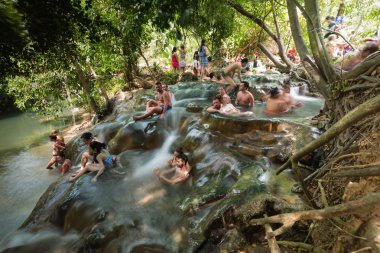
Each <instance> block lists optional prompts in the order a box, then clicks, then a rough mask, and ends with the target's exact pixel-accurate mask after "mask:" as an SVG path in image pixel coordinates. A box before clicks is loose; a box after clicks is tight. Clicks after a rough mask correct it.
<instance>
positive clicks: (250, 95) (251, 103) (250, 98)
mask: <svg viewBox="0 0 380 253" xmlns="http://www.w3.org/2000/svg"><path fill="white" fill-rule="evenodd" d="M254 103H255V98H254V97H253V95H252V93H249V106H253V104H254Z"/></svg>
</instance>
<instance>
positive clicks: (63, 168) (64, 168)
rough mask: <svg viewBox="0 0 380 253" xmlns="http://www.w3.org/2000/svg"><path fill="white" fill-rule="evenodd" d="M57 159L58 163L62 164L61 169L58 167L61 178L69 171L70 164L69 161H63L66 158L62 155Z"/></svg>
mask: <svg viewBox="0 0 380 253" xmlns="http://www.w3.org/2000/svg"><path fill="white" fill-rule="evenodd" d="M57 158H58V161H59V162H60V163H62V165H61V167H59V168H58V170H59V172H60V173H61V176H63V175H65V173H66V172H68V171H69V170H70V169H71V166H72V163H71V160H70V159H65V158H66V157H65V155H64V154H63V153H60V154H59V155H58V157H57Z"/></svg>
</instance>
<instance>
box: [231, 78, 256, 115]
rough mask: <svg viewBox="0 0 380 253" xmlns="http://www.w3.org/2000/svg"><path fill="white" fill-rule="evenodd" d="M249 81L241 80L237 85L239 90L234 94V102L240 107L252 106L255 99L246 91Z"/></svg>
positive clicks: (248, 107)
mask: <svg viewBox="0 0 380 253" xmlns="http://www.w3.org/2000/svg"><path fill="white" fill-rule="evenodd" d="M248 88H249V83H248V82H246V81H243V82H241V84H240V86H239V92H238V93H237V96H236V101H235V104H236V105H237V106H239V107H241V108H242V109H250V108H252V107H253V103H254V102H255V99H254V98H253V95H252V93H251V92H249V91H248Z"/></svg>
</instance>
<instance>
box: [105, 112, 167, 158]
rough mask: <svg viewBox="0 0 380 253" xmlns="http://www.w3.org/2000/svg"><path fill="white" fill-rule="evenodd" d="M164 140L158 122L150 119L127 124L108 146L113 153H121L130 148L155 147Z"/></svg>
mask: <svg viewBox="0 0 380 253" xmlns="http://www.w3.org/2000/svg"><path fill="white" fill-rule="evenodd" d="M162 142H163V137H162V135H161V134H160V130H159V128H158V127H157V122H156V121H155V120H154V119H149V120H142V121H138V122H131V123H129V124H127V125H125V126H124V127H123V128H121V129H120V130H119V131H118V133H117V134H116V136H115V137H114V138H113V139H112V140H111V141H110V142H109V144H108V148H109V150H110V152H111V153H112V154H119V153H121V152H123V151H125V150H128V149H153V148H156V147H159V146H160V145H161V144H162Z"/></svg>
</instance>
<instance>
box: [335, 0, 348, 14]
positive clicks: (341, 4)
mask: <svg viewBox="0 0 380 253" xmlns="http://www.w3.org/2000/svg"><path fill="white" fill-rule="evenodd" d="M345 9H346V5H345V4H344V0H341V1H340V4H339V9H338V13H337V14H336V16H337V17H339V16H343V15H344V11H345Z"/></svg>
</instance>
